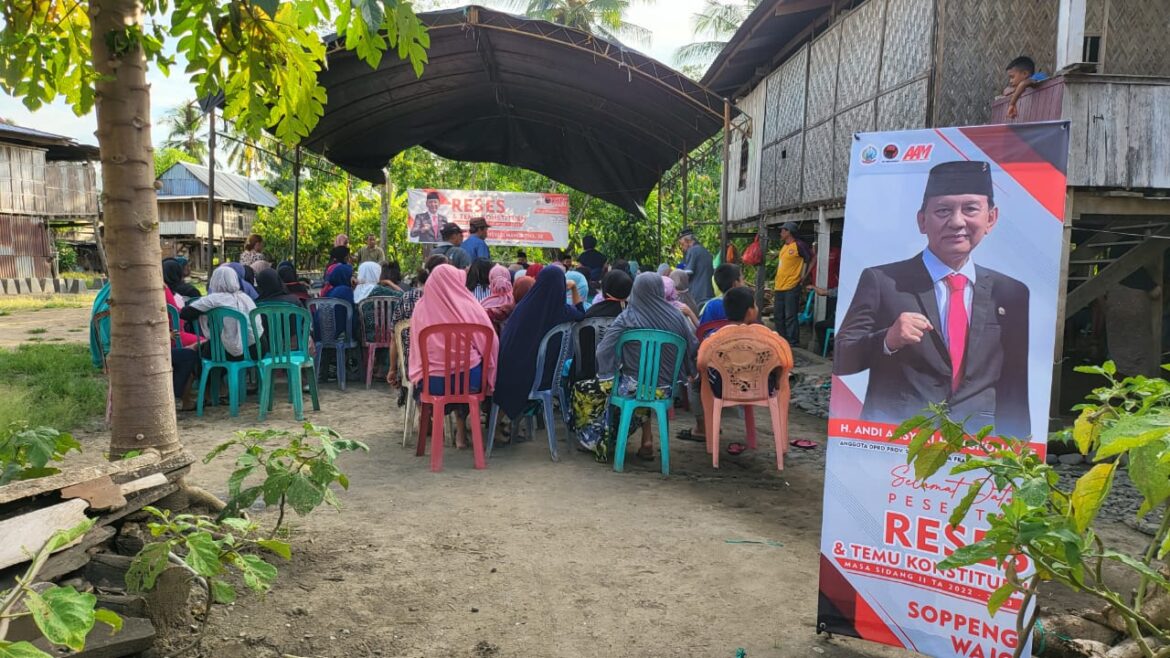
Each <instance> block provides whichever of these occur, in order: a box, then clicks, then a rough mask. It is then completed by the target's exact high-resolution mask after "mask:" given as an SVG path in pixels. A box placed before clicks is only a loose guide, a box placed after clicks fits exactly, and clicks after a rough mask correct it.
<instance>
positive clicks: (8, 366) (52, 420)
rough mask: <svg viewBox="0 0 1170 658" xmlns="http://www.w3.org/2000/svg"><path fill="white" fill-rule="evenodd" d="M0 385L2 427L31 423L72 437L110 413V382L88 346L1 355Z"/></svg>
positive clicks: (28, 347)
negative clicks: (76, 430)
mask: <svg viewBox="0 0 1170 658" xmlns="http://www.w3.org/2000/svg"><path fill="white" fill-rule="evenodd" d="M30 340H31V339H30ZM0 382H2V383H0V427H7V426H8V425H9V424H11V423H14V422H19V421H27V422H28V424H29V425H32V426H34V427H35V426H37V425H47V426H49V427H53V428H56V429H59V430H61V431H70V430H72V429H74V428H76V427H78V426H79V425H81V424H83V423H85V422H86V421H88V420H90V419H92V418H94V417H95V416H100V415H101V414H102V413H103V412H104V411H105V408H106V380H105V378H104V377H103V376H102V375H101V372H100V371H98V370H96V369H95V368H94V367H93V365H92V364H91V363H90V360H89V348H88V347H87V346H85V345H73V344H58V345H45V344H41V345H21V346H19V347H17V348H16V349H0Z"/></svg>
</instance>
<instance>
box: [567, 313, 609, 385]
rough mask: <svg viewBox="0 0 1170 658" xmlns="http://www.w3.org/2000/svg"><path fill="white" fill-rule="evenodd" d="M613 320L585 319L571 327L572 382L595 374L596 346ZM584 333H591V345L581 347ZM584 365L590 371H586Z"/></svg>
mask: <svg viewBox="0 0 1170 658" xmlns="http://www.w3.org/2000/svg"><path fill="white" fill-rule="evenodd" d="M614 319H615V318H586V319H584V320H581V321H580V322H578V323H577V324H575V325H573V364H572V368H571V370H570V372H571V373H572V379H573V380H574V381H581V380H582V379H587V378H589V377H592V376H595V375H596V374H597V357H596V354H597V346H598V345H600V344H601V339H602V338H604V337H605V331H606V330H607V329H609V326H610V325H611V324H613V321H614ZM586 332H589V333H592V335H593V343H592V344H591V345H588V346H586V347H587V349H583V348H582V347H581V336H582V334H585V333H586ZM586 365H589V366H591V368H592V369H591V370H586V369H585V367H586Z"/></svg>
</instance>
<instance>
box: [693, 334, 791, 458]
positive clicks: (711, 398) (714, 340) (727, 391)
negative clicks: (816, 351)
mask: <svg viewBox="0 0 1170 658" xmlns="http://www.w3.org/2000/svg"><path fill="white" fill-rule="evenodd" d="M755 333H756V332H755V330H754V329H753V328H752V327H749V326H744V325H734V326H729V327H727V328H725V329H723V330H721V331H720V332H719V333H718V334H716V335H714V336H712V337H711V338H709V339H708V340H707V342H705V343H704V344H703V345H702V347H700V348H699V358H698V366H699V372H700V373H702V376H703V377H704V378H705V377H706V376H707V372H708V369H712V370H714V371H715V372H717V373H719V378H720V382H721V384H722V389H723V390H722V391H721V395H722V397H720V398H717V397H715V392H714V391H713V390H712V387H711V385H710V381H709V380H708V381H704V384H703V410H704V411H705V412H706V414H705V416H706V424H707V426H706V428H705V429H706V431H707V452H709V453H711V465H712V466H713V467H715V468H719V424H720V419H721V417H722V414H723V409H724V407H737V406H742V407H744V425H745V426H746V429H747V432H746V434H747V446H748V448H751V449H753V450H754V449H755V447H756V424H755V417H754V416H753V415H752V407H753V406H754V407H768V411H769V412H770V413H771V415H772V434H773V436H774V437H775V439H776V468H777V470H781V471H782V470H784V453H786V452H787V451H788V398H789V396H790V394H791V393H790V391H789V388H788V373H789V372H791V370H792V350H791V349H786V350H783V351H778V350H774V349H773V350H768V349H764V347H763V346H762V345H761V342H760V340H759V337H758V336H755V335H754V334H755ZM777 370H778V371H779V372H778V374H777V376H778V379H777V381H776V393H775V394H774V395H772V396H769V395H768V378H769V376H770V375H771V374H772V372H773V371H777Z"/></svg>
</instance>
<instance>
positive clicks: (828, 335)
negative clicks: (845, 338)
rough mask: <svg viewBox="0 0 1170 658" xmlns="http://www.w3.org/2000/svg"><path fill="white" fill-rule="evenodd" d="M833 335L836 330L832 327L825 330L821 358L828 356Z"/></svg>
mask: <svg viewBox="0 0 1170 658" xmlns="http://www.w3.org/2000/svg"><path fill="white" fill-rule="evenodd" d="M835 333H837V330H836V329H834V328H832V327H829V328H828V329H826V330H825V346H824V347H823V348H821V356H828V355H829V345H830V344H831V343H832V342H833V334H835Z"/></svg>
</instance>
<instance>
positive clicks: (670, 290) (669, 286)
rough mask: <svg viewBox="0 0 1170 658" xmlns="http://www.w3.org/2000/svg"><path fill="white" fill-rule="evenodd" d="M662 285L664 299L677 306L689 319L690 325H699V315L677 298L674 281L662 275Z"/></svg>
mask: <svg viewBox="0 0 1170 658" xmlns="http://www.w3.org/2000/svg"><path fill="white" fill-rule="evenodd" d="M662 287H663V290H664V293H665V295H666V301H668V302H670V305H671V306H673V307H675V308H677V309H678V310H679V311H681V312H682V314H683V315H684V316H686V318H687V320H689V321H690V323H691V326H694V327H697V326H699V317H698V316H697V315H695V312H694V311H692V310H691V309H690V307H689V306H687V305H686V303H685V302H683V301H682V300H681V299H679V298H678V289H677V288H675V286H674V281H673V280H672V279H671V278H670V277H669V276H664V277H662Z"/></svg>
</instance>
